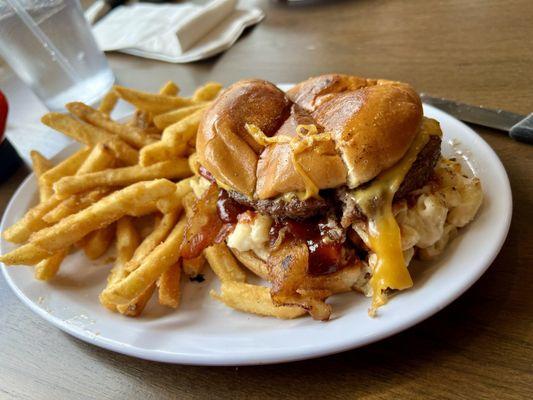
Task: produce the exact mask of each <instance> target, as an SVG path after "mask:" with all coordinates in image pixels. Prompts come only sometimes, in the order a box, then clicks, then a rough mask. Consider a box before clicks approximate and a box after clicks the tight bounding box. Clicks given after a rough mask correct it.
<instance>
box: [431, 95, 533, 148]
mask: <svg viewBox="0 0 533 400" xmlns="http://www.w3.org/2000/svg"><path fill="white" fill-rule="evenodd" d="M420 97H421V98H422V101H423V102H424V103H427V104H430V105H432V106H435V107H437V108H440V109H441V110H443V111H445V112H447V113H448V114H451V115H453V116H454V117H456V118H457V119H460V120H461V121H465V122H470V123H472V124H477V125H481V126H487V127H489V128H494V129H497V130H500V131H505V132H508V133H509V136H511V137H512V138H513V139H515V140H519V141H521V142H526V143H530V144H533V113H531V114H529V115H527V116H526V115H520V114H515V113H512V112H509V111H504V110H493V109H490V108H485V107H481V106H472V105H469V104H464V103H460V102H458V101H453V100H448V99H443V98H439V97H432V96H429V95H427V94H425V93H422V94H421V95H420Z"/></svg>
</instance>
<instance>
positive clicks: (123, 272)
mask: <svg viewBox="0 0 533 400" xmlns="http://www.w3.org/2000/svg"><path fill="white" fill-rule="evenodd" d="M126 218H128V219H127V220H126ZM120 223H122V225H123V226H122V227H121V228H122V232H120V231H119V226H118V224H120ZM159 223H160V221H159ZM156 226H157V225H156ZM119 236H121V237H122V239H121V244H120V246H119V240H120V239H119ZM140 240H141V238H140V236H139V234H138V233H137V230H136V229H135V226H134V225H133V223H132V221H131V219H129V217H122V218H121V219H120V220H119V221H118V223H117V261H116V263H115V264H116V267H117V269H118V268H119V269H118V271H117V272H118V273H117V274H116V275H115V276H112V275H111V274H110V277H109V278H110V279H109V280H108V286H109V284H112V283H115V282H118V281H120V280H121V279H124V278H125V277H126V276H127V275H128V273H129V271H127V269H126V266H127V263H128V262H129V261H131V259H132V257H133V256H134V254H135V252H136V251H137V249H138V248H139V243H140ZM119 263H120V264H119ZM119 265H120V267H119ZM114 269H115V268H113V270H114ZM113 270H112V273H113ZM154 289H155V284H152V285H151V286H150V287H148V289H146V290H145V291H143V292H142V293H141V294H140V295H139V296H137V297H135V298H134V299H133V300H132V301H131V302H130V303H128V304H123V305H120V306H116V305H114V304H109V306H110V307H113V308H115V309H116V310H117V311H118V312H119V313H121V314H122V315H126V316H128V317H137V316H139V315H140V314H141V313H142V312H143V310H144V308H145V307H146V304H147V303H148V301H149V300H150V298H151V297H152V294H153V292H154ZM100 297H101V296H100Z"/></svg>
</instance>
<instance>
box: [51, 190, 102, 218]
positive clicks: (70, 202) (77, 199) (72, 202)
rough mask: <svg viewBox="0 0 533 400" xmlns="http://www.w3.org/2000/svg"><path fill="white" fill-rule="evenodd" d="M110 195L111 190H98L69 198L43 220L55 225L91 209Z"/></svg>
mask: <svg viewBox="0 0 533 400" xmlns="http://www.w3.org/2000/svg"><path fill="white" fill-rule="evenodd" d="M109 193H111V190H109V189H96V190H92V191H90V192H88V193H82V194H79V195H74V196H69V197H67V198H66V199H64V200H62V201H61V203H59V204H58V205H57V206H56V207H54V208H53V209H52V210H50V211H49V212H47V213H46V214H45V215H44V216H43V220H44V221H45V222H47V223H48V224H55V223H56V222H58V221H60V220H62V219H63V218H65V217H68V216H69V215H71V214H75V213H77V212H78V211H81V210H83V209H84V208H87V207H89V206H90V205H91V204H93V203H95V202H97V201H98V200H100V199H102V198H104V197H105V196H107V195H108V194H109Z"/></svg>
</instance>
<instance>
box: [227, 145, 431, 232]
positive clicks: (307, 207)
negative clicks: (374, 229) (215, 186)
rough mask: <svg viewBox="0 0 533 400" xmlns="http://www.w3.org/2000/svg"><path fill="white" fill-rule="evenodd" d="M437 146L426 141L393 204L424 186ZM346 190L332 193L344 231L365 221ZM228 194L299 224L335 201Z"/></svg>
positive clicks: (257, 209) (324, 198) (244, 202)
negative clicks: (295, 220) (338, 208)
mask: <svg viewBox="0 0 533 400" xmlns="http://www.w3.org/2000/svg"><path fill="white" fill-rule="evenodd" d="M440 144H441V138H440V137H438V136H430V138H429V141H428V142H427V143H426V145H425V146H424V148H423V149H422V150H421V151H420V153H419V154H418V156H417V158H416V160H415V162H414V163H413V165H412V166H411V169H410V170H409V171H408V172H407V175H406V176H405V179H404V180H403V182H402V184H401V185H400V188H399V189H398V191H397V192H396V195H395V196H394V201H397V200H401V199H403V198H405V197H406V196H407V194H409V193H410V192H412V191H413V190H416V189H419V188H421V187H422V186H424V185H425V184H426V183H427V181H428V180H429V178H430V177H431V174H432V173H433V169H434V168H435V165H436V163H437V161H438V159H439V157H440ZM348 190H349V189H348V188H347V187H346V186H343V187H340V188H338V189H337V190H336V191H335V192H336V197H337V199H338V200H340V201H341V202H342V204H343V207H342V221H341V223H342V225H343V226H344V227H347V226H349V225H350V224H351V223H352V222H353V221H355V220H357V219H361V218H364V216H363V214H362V213H361V211H360V210H359V208H357V206H356V204H355V202H354V201H353V199H352V198H351V196H348ZM228 194H229V196H230V197H231V198H232V199H233V200H235V201H236V202H238V203H240V204H242V205H244V206H246V207H250V208H253V209H255V210H256V211H258V212H260V213H261V214H266V215H270V216H272V217H275V218H292V219H297V220H302V219H306V218H309V217H312V216H314V215H318V214H323V213H325V212H326V211H327V210H328V209H331V208H332V207H334V206H335V204H334V203H335V201H333V200H332V199H331V196H328V195H326V196H322V198H320V199H316V198H309V199H307V200H300V199H298V198H297V197H296V196H293V197H291V199H290V200H284V199H282V198H277V199H267V200H252V199H249V198H248V197H246V196H245V195H243V194H241V193H239V192H236V191H229V192H228ZM321 194H322V192H321ZM337 203H338V201H337Z"/></svg>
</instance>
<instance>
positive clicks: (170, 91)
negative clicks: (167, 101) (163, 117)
mask: <svg viewBox="0 0 533 400" xmlns="http://www.w3.org/2000/svg"><path fill="white" fill-rule="evenodd" d="M179 92H180V87H179V86H178V85H176V84H175V83H174V82H172V81H168V82H165V84H164V85H163V86H161V89H159V94H165V95H167V96H176V95H177V94H178V93H179Z"/></svg>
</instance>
